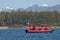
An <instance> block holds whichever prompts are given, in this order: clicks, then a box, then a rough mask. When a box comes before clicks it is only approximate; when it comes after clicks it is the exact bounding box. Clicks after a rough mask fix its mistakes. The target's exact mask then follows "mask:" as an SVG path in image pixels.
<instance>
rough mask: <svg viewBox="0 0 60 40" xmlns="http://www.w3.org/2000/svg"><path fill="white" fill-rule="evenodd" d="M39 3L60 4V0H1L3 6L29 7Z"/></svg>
mask: <svg viewBox="0 0 60 40" xmlns="http://www.w3.org/2000/svg"><path fill="white" fill-rule="evenodd" d="M34 4H37V5H39V6H53V5H58V4H60V0H0V8H1V7H12V8H15V9H17V8H27V7H28V6H31V5H34Z"/></svg>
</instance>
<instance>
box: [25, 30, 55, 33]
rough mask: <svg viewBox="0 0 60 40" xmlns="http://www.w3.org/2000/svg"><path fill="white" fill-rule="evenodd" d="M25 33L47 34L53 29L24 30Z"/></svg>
mask: <svg viewBox="0 0 60 40" xmlns="http://www.w3.org/2000/svg"><path fill="white" fill-rule="evenodd" d="M25 31H26V33H47V32H53V31H54V29H50V30H25Z"/></svg>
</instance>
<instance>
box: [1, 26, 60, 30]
mask: <svg viewBox="0 0 60 40" xmlns="http://www.w3.org/2000/svg"><path fill="white" fill-rule="evenodd" d="M26 28H27V27H22V28H20V27H19V28H16V27H13V28H9V27H7V26H6V27H0V29H26ZM37 28H38V27H37ZM42 28H44V27H42ZM49 28H60V27H57V26H56V27H49Z"/></svg>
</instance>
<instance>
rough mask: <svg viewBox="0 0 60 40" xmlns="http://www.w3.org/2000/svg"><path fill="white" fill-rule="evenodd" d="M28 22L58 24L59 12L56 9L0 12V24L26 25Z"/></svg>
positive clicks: (59, 19) (59, 21) (59, 24)
mask: <svg viewBox="0 0 60 40" xmlns="http://www.w3.org/2000/svg"><path fill="white" fill-rule="evenodd" d="M28 21H29V22H30V24H36V25H39V24H47V25H52V26H60V13H59V12H58V11H42V12H32V11H29V12H27V11H11V12H1V13H0V26H11V25H20V24H22V25H26V23H27V22H28Z"/></svg>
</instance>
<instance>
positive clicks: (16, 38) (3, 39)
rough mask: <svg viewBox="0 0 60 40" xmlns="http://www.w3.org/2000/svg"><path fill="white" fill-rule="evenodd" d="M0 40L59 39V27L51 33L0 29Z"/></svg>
mask: <svg viewBox="0 0 60 40" xmlns="http://www.w3.org/2000/svg"><path fill="white" fill-rule="evenodd" d="M0 40H60V29H56V30H55V31H54V32H53V33H25V30H24V29H8V30H0Z"/></svg>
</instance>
